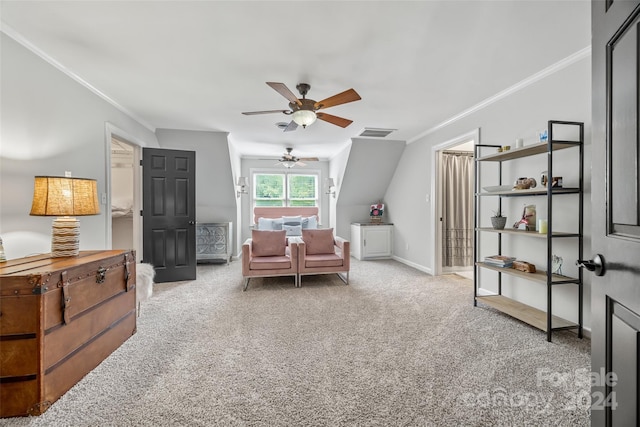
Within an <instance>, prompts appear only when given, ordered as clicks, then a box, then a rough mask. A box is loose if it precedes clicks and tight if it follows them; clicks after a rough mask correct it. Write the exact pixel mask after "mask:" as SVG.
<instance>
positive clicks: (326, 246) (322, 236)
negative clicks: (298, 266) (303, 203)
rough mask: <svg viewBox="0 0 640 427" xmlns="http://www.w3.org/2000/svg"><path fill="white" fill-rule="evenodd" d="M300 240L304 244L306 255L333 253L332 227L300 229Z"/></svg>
mask: <svg viewBox="0 0 640 427" xmlns="http://www.w3.org/2000/svg"><path fill="white" fill-rule="evenodd" d="M302 240H304V244H305V246H306V252H305V253H306V254H307V255H317V254H333V253H335V249H334V247H333V246H334V242H333V228H319V229H317V230H309V229H307V230H302Z"/></svg>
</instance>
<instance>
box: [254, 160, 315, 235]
mask: <svg viewBox="0 0 640 427" xmlns="http://www.w3.org/2000/svg"><path fill="white" fill-rule="evenodd" d="M293 169H294V168H291V169H287V170H284V171H283V170H282V169H276V168H256V169H251V170H250V171H249V175H250V182H251V184H252V185H251V191H250V192H249V197H250V199H251V200H250V206H251V212H253V209H254V208H255V207H256V201H257V200H260V199H257V198H256V176H257V175H282V176H284V188H283V190H284V199H282V200H283V206H284V207H290V206H291V200H292V199H291V198H290V194H289V191H290V185H289V178H290V177H291V176H295V175H306V176H315V181H316V182H315V187H316V188H315V193H316V194H315V198H314V199H293V200H314V201H315V204H314V205H312V206H316V207H318V209H321V206H320V205H321V202H322V199H321V198H322V195H321V184H320V183H321V180H322V171H321V170H320V169H304V170H302V169H296V170H293ZM276 200H280V199H276ZM253 221H254V218H253V214H251V223H252V224H253Z"/></svg>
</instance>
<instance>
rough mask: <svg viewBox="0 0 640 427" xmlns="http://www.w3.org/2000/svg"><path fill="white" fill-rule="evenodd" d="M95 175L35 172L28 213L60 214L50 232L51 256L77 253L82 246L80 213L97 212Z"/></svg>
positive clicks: (75, 254) (95, 213)
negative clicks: (87, 176)
mask: <svg viewBox="0 0 640 427" xmlns="http://www.w3.org/2000/svg"><path fill="white" fill-rule="evenodd" d="M99 213H100V206H99V204H98V192H97V183H96V180H95V179H86V178H71V177H60V176H36V177H35V184H34V189H33V202H32V204H31V212H30V213H29V215H37V216H57V217H58V218H56V219H55V220H54V221H53V228H52V233H51V256H52V257H54V258H58V257H69V256H77V255H78V253H79V246H80V222H79V221H78V220H77V219H76V218H74V217H75V216H80V215H97V214H99Z"/></svg>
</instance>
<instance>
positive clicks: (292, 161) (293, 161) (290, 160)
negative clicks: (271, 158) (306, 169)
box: [278, 147, 318, 169]
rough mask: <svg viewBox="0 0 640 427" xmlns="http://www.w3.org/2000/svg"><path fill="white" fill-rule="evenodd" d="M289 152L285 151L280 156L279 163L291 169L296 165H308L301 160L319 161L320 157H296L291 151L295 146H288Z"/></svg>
mask: <svg viewBox="0 0 640 427" xmlns="http://www.w3.org/2000/svg"><path fill="white" fill-rule="evenodd" d="M286 150H287V152H286V153H284V154H283V155H282V157H280V158H279V159H278V163H280V164H281V165H282V166H284V167H285V168H287V169H291V168H292V167H294V166H295V165H298V166H306V165H307V164H306V163H303V162H302V161H301V160H304V161H305V162H317V161H318V158H317V157H302V158H300V157H296V156H294V155H293V154H291V151H293V148H291V147H287V149H286Z"/></svg>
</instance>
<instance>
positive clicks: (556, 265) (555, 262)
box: [551, 254, 563, 276]
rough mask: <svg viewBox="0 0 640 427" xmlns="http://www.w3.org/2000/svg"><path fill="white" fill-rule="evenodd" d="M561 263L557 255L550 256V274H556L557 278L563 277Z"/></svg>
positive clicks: (560, 258)
mask: <svg viewBox="0 0 640 427" xmlns="http://www.w3.org/2000/svg"><path fill="white" fill-rule="evenodd" d="M562 263H563V259H562V257H560V256H558V255H555V254H554V255H552V256H551V272H552V273H553V274H557V275H559V276H563V274H562Z"/></svg>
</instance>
